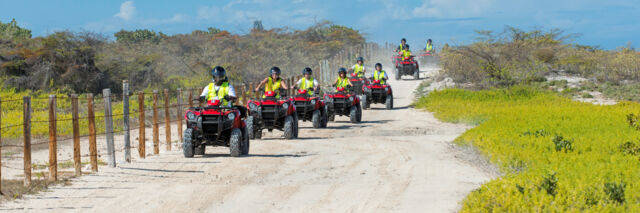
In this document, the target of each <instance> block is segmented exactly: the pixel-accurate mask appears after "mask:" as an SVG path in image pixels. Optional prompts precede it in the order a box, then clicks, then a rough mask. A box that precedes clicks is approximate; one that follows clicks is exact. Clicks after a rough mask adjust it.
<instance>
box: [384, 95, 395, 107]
mask: <svg viewBox="0 0 640 213" xmlns="http://www.w3.org/2000/svg"><path fill="white" fill-rule="evenodd" d="M384 106H385V107H386V108H387V109H393V95H387V99H386V100H385V101H384Z"/></svg>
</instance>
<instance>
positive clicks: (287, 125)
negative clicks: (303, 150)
mask: <svg viewBox="0 0 640 213" xmlns="http://www.w3.org/2000/svg"><path fill="white" fill-rule="evenodd" d="M293 122H295V119H293V116H291V115H288V116H287V117H286V118H285V119H284V138H285V139H293V138H295V136H296V133H295V131H296V126H295V124H294V123H293Z"/></svg>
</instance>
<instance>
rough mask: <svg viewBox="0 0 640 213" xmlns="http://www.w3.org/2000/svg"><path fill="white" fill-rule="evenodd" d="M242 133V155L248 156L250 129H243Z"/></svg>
mask: <svg viewBox="0 0 640 213" xmlns="http://www.w3.org/2000/svg"><path fill="white" fill-rule="evenodd" d="M242 133H243V134H242V146H241V149H242V150H241V151H242V155H248V154H249V129H247V128H243V129H242Z"/></svg>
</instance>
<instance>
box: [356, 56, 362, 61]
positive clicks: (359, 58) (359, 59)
mask: <svg viewBox="0 0 640 213" xmlns="http://www.w3.org/2000/svg"><path fill="white" fill-rule="evenodd" d="M356 61H362V62H364V58H362V57H358V58H357V59H356Z"/></svg>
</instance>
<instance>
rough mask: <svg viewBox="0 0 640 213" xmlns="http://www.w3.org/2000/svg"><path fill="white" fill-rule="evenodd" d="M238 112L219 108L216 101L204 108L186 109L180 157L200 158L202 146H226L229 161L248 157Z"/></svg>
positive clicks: (246, 144)
mask: <svg viewBox="0 0 640 213" xmlns="http://www.w3.org/2000/svg"><path fill="white" fill-rule="evenodd" d="M240 108H241V107H238V106H234V107H223V106H220V100H215V101H208V102H207V106H205V107H191V108H189V110H187V112H186V113H185V115H184V117H185V119H186V121H187V129H186V130H185V131H184V135H183V141H182V151H183V153H184V156H185V157H187V158H191V157H193V155H204V151H205V147H206V146H228V147H229V150H230V153H231V156H232V157H238V156H240V155H248V154H249V137H248V135H247V134H248V132H247V125H246V123H245V122H244V120H242V118H241V117H242V116H241V115H242V114H243V113H242V114H241V109H240ZM243 111H244V109H243Z"/></svg>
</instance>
